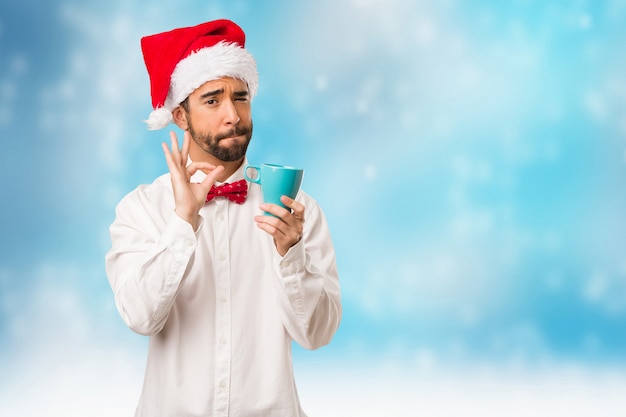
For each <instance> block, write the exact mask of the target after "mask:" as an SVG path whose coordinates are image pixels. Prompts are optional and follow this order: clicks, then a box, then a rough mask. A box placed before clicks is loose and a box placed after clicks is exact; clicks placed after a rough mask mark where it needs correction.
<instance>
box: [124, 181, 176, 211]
mask: <svg viewBox="0 0 626 417" xmlns="http://www.w3.org/2000/svg"><path fill="white" fill-rule="evenodd" d="M172 196H173V192H172V183H171V181H170V174H169V173H167V174H163V175H161V176H159V177H157V178H156V179H155V180H154V181H153V182H152V183H150V184H141V185H139V186H138V187H137V188H135V189H134V190H132V191H131V192H129V193H128V194H126V195H125V196H124V198H122V200H121V201H120V202H119V203H118V205H117V208H116V211H117V212H118V213H119V212H120V211H124V210H138V209H139V210H140V211H143V210H148V211H152V210H153V209H158V208H159V207H163V206H168V205H171V204H173V197H172ZM142 209H143V210H142Z"/></svg>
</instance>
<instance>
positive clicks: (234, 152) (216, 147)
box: [187, 122, 252, 162]
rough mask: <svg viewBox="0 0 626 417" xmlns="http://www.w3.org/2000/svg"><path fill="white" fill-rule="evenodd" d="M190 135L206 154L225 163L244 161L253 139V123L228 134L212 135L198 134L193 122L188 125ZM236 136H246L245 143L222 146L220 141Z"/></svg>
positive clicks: (207, 133) (235, 128)
mask: <svg viewBox="0 0 626 417" xmlns="http://www.w3.org/2000/svg"><path fill="white" fill-rule="evenodd" d="M187 127H188V128H189V133H190V134H191V138H192V139H193V141H194V142H196V144H197V145H198V146H199V147H200V149H202V150H203V151H205V152H206V153H208V154H210V155H213V156H214V157H216V158H217V159H219V160H220V161H223V162H233V161H238V160H240V159H242V158H243V157H244V156H245V155H246V151H247V150H248V145H249V144H250V140H251V139H252V122H250V124H249V125H240V126H236V127H234V128H233V129H231V130H229V131H228V132H224V133H218V134H215V135H212V134H211V133H209V132H206V133H200V132H197V131H196V130H195V129H194V128H193V125H192V124H191V122H189V123H188V126H187ZM235 136H244V137H245V141H244V142H243V143H231V144H230V146H222V145H221V144H220V141H222V139H228V138H232V137H235Z"/></svg>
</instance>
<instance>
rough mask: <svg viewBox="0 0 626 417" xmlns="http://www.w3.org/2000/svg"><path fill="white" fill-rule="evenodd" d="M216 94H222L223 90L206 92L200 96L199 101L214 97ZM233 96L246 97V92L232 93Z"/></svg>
mask: <svg viewBox="0 0 626 417" xmlns="http://www.w3.org/2000/svg"><path fill="white" fill-rule="evenodd" d="M218 94H224V89H223V88H219V89H217V90H212V91H207V92H206V93H204V94H202V95H201V96H200V99H201V100H203V99H205V98H209V97H212V96H216V95H218ZM233 95H234V96H235V97H246V96H247V95H248V90H241V91H235V92H234V93H233Z"/></svg>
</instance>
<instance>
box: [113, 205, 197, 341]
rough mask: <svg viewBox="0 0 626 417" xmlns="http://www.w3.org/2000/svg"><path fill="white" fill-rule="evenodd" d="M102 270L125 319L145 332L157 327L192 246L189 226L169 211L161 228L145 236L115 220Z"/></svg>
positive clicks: (164, 317) (171, 301)
mask: <svg viewBox="0 0 626 417" xmlns="http://www.w3.org/2000/svg"><path fill="white" fill-rule="evenodd" d="M111 240H112V243H113V245H112V248H111V250H110V251H109V253H108V254H107V256H106V269H107V275H108V278H109V282H110V284H111V287H112V289H113V291H114V293H115V302H116V306H117V308H118V311H119V313H120V315H121V316H122V318H123V320H124V322H125V323H126V324H127V325H128V326H129V327H130V328H131V329H133V330H134V331H135V332H137V333H140V334H145V335H152V334H156V333H158V332H160V331H161V329H162V328H163V326H164V325H165V322H166V321H167V317H168V314H169V311H170V309H171V307H172V305H173V303H174V299H175V297H176V294H177V292H178V289H179V287H180V285H181V283H182V281H183V276H184V272H185V269H186V267H187V264H188V262H189V259H190V257H191V255H192V254H193V252H194V251H195V247H196V238H195V235H194V233H193V231H192V229H191V226H190V225H188V224H187V223H186V222H184V221H183V220H182V219H180V218H179V217H178V216H176V215H173V216H172V218H171V220H170V221H169V222H168V223H167V225H166V226H165V228H164V229H163V231H162V233H161V234H160V235H158V236H150V235H149V234H145V233H141V232H139V231H138V230H137V229H135V228H131V227H129V226H127V225H126V224H125V223H124V222H123V221H122V220H116V222H115V223H114V224H113V225H112V226H111Z"/></svg>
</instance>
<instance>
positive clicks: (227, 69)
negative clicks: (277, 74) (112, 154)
mask: <svg viewBox="0 0 626 417" xmlns="http://www.w3.org/2000/svg"><path fill="white" fill-rule="evenodd" d="M222 77H233V78H237V79H240V80H242V81H244V82H246V83H247V84H248V90H249V93H250V99H251V100H252V98H253V97H254V96H255V95H256V92H257V89H258V85H259V75H258V73H257V69H256V62H255V60H254V57H253V56H252V55H251V54H250V53H249V52H248V51H246V50H245V49H244V48H242V47H240V46H239V45H237V44H233V43H224V42H220V43H217V44H215V45H213V46H211V47H208V48H202V49H200V50H198V51H196V52H193V53H192V54H191V55H189V56H188V57H186V58H184V59H182V60H181V61H180V62H179V63H178V64H177V65H176V68H175V69H174V72H173V73H172V77H171V79H170V88H169V91H168V94H167V99H166V100H165V105H164V106H163V107H160V108H158V109H156V110H154V111H153V112H152V113H151V114H150V117H149V118H148V120H146V124H147V125H148V129H150V130H156V129H162V128H164V127H165V126H167V125H168V123H170V122H171V121H172V120H173V117H172V110H174V109H175V108H176V107H178V105H179V104H180V103H182V102H183V101H185V99H186V98H187V97H189V95H190V94H191V93H193V92H194V91H195V90H196V89H197V88H198V87H200V86H201V85H202V84H204V83H206V82H207V81H211V80H216V79H218V78H222Z"/></svg>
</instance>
